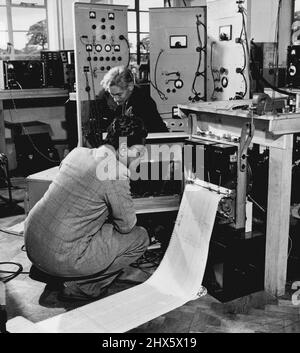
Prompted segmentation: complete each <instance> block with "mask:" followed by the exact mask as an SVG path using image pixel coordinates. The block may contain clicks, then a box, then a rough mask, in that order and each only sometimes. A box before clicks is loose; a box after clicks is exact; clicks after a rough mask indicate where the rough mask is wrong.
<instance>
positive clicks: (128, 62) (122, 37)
mask: <svg viewBox="0 0 300 353" xmlns="http://www.w3.org/2000/svg"><path fill="white" fill-rule="evenodd" d="M119 38H120V39H121V40H125V42H126V44H127V47H128V61H127V65H126V67H128V66H129V64H130V44H129V41H128V39H127V38H126V37H125V36H123V35H122V34H121V35H120V37H119Z"/></svg>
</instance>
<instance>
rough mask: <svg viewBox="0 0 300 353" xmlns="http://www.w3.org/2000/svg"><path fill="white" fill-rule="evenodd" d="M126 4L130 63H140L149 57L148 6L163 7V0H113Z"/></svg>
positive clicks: (116, 3) (116, 2) (118, 3)
mask: <svg viewBox="0 0 300 353" xmlns="http://www.w3.org/2000/svg"><path fill="white" fill-rule="evenodd" d="M112 2H113V4H115V5H127V6H128V19H127V21H128V40H129V43H130V54H131V61H130V62H131V64H134V63H136V64H138V65H140V64H142V63H146V62H147V61H148V57H149V8H151V7H164V2H165V1H164V0H113V1H112Z"/></svg>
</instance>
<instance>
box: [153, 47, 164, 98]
mask: <svg viewBox="0 0 300 353" xmlns="http://www.w3.org/2000/svg"><path fill="white" fill-rule="evenodd" d="M163 51H164V50H163V49H161V50H160V52H159V53H158V56H157V58H156V62H155V66H154V83H153V82H152V81H151V79H150V84H151V86H152V87H153V88H154V89H155V90H156V92H157V94H158V95H159V98H160V99H161V100H167V99H168V97H167V96H166V95H165V94H164V93H163V92H162V91H161V90H160V89H159V88H158V86H157V66H158V61H159V58H160V56H161V54H162V53H163Z"/></svg>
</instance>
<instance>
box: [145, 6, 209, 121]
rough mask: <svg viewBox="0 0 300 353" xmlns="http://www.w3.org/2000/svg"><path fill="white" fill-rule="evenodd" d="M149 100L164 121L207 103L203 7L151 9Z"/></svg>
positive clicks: (204, 17)
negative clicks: (180, 108)
mask: <svg viewBox="0 0 300 353" xmlns="http://www.w3.org/2000/svg"><path fill="white" fill-rule="evenodd" d="M149 12H150V43H151V47H150V79H151V96H152V98H153V99H154V100H155V102H156V104H157V108H158V111H159V113H160V114H161V116H162V117H163V118H174V107H176V106H177V104H178V103H183V102H185V103H189V102H199V101H205V100H206V7H204V6H199V7H182V8H181V7H180V8H150V9H149Z"/></svg>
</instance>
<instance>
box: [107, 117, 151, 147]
mask: <svg viewBox="0 0 300 353" xmlns="http://www.w3.org/2000/svg"><path fill="white" fill-rule="evenodd" d="M147 134H148V133H147V130H146V129H145V126H144V123H143V121H142V120H141V119H140V118H138V117H136V116H134V115H129V116H128V115H123V116H122V117H119V118H116V119H115V120H114V121H113V122H112V123H111V124H110V125H109V127H108V129H107V135H106V138H105V140H104V144H108V145H111V146H113V147H114V148H115V150H117V149H118V148H119V143H120V138H122V137H126V138H127V141H126V142H127V146H128V147H131V146H133V145H144V144H145V138H146V137H147Z"/></svg>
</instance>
